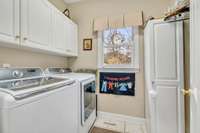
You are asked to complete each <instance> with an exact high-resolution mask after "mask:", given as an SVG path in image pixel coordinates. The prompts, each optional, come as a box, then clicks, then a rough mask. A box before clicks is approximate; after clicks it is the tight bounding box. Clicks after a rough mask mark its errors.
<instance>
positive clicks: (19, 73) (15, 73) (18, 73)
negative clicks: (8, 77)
mask: <svg viewBox="0 0 200 133" xmlns="http://www.w3.org/2000/svg"><path fill="white" fill-rule="evenodd" d="M23 76H24V74H23V72H20V71H14V72H13V77H15V78H22V77H23Z"/></svg>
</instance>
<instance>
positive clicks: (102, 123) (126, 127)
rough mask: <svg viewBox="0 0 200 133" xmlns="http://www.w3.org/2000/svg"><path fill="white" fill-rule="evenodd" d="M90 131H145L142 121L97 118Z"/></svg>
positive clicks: (102, 132) (95, 132)
mask: <svg viewBox="0 0 200 133" xmlns="http://www.w3.org/2000/svg"><path fill="white" fill-rule="evenodd" d="M94 127H95V128H94V130H92V133H147V132H146V127H145V125H144V123H138V122H134V121H133V122H127V121H124V120H119V119H106V118H103V119H102V118H98V119H97V121H96V122H95V124H94Z"/></svg>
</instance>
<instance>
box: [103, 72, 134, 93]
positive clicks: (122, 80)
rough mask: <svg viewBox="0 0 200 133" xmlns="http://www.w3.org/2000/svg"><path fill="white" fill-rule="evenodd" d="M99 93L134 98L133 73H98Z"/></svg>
mask: <svg viewBox="0 0 200 133" xmlns="http://www.w3.org/2000/svg"><path fill="white" fill-rule="evenodd" d="M100 93H105V94H114V95H129V96H135V73H116V72H100Z"/></svg>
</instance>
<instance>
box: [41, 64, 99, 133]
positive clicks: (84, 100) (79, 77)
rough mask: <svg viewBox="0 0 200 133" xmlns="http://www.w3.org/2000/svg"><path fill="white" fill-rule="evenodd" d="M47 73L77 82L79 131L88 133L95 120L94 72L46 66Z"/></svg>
mask: <svg viewBox="0 0 200 133" xmlns="http://www.w3.org/2000/svg"><path fill="white" fill-rule="evenodd" d="M45 72H46V73H47V74H48V75H53V76H56V77H63V78H69V79H73V80H76V81H78V82H79V90H80V91H79V96H80V97H79V104H78V105H79V123H78V125H79V133H88V132H89V131H90V130H91V128H92V127H93V124H94V122H95V120H96V116H97V115H96V112H97V109H96V99H97V98H96V78H95V75H94V74H89V73H73V72H71V70H70V69H67V68H47V69H46V71H45Z"/></svg>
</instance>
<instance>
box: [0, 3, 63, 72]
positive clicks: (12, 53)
mask: <svg viewBox="0 0 200 133" xmlns="http://www.w3.org/2000/svg"><path fill="white" fill-rule="evenodd" d="M50 1H51V2H52V3H53V4H54V5H56V7H58V9H59V10H63V9H65V7H66V5H65V4H64V2H63V0H50ZM0 44H1V42H0ZM2 64H11V66H13V67H16V66H19V67H41V68H46V67H50V66H57V67H58V66H62V67H64V66H67V58H64V57H59V56H52V55H47V54H41V53H34V52H30V51H24V50H19V49H10V48H4V47H0V67H2Z"/></svg>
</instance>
